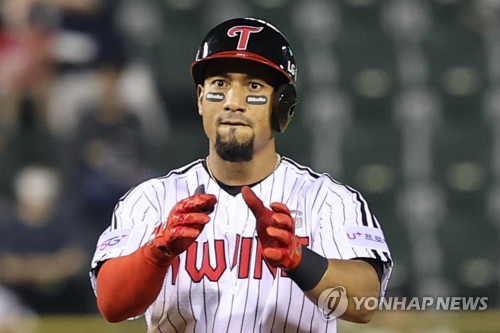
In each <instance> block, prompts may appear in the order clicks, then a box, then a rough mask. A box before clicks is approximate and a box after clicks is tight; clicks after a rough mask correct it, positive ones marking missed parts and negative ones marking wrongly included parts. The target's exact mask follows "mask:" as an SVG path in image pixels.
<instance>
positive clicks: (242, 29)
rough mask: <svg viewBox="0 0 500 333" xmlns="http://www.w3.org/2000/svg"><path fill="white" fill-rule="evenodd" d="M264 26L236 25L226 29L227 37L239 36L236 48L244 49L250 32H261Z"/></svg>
mask: <svg viewBox="0 0 500 333" xmlns="http://www.w3.org/2000/svg"><path fill="white" fill-rule="evenodd" d="M262 29H264V27H252V26H248V25H237V26H234V27H232V28H231V29H229V30H228V31H227V35H228V37H231V38H232V37H236V36H238V35H239V36H240V39H239V40H238V45H237V46H236V49H237V50H246V49H247V47H248V41H249V39H250V34H252V33H257V32H261V31H262Z"/></svg>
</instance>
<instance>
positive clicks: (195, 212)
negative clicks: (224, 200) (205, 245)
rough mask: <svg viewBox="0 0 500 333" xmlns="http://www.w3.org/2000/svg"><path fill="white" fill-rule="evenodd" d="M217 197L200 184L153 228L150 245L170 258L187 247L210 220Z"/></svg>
mask: <svg viewBox="0 0 500 333" xmlns="http://www.w3.org/2000/svg"><path fill="white" fill-rule="evenodd" d="M216 203H217V198H216V197H215V195H213V194H205V190H204V188H203V185H200V186H199V187H198V188H197V189H196V192H195V194H194V195H193V196H190V197H189V198H186V199H184V200H181V201H179V202H178V203H177V204H176V205H175V206H174V207H173V208H172V210H171V211H170V215H169V216H168V219H167V221H165V222H163V224H161V225H160V226H159V227H157V228H156V229H155V232H154V238H153V239H152V240H151V241H150V245H152V246H154V247H156V248H158V249H160V250H161V251H162V252H163V253H165V254H166V256H167V257H168V258H169V259H170V260H171V259H173V258H175V257H176V256H178V255H179V254H180V253H182V252H184V251H185V250H187V248H188V247H189V246H190V245H191V244H192V243H193V242H194V240H195V239H196V238H197V237H198V236H199V235H200V233H201V231H202V230H203V227H205V224H207V223H208V221H210V217H209V216H208V214H210V213H211V212H212V211H213V210H214V206H215V204H216Z"/></svg>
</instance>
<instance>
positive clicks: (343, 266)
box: [305, 259, 380, 323]
mask: <svg viewBox="0 0 500 333" xmlns="http://www.w3.org/2000/svg"><path fill="white" fill-rule="evenodd" d="M338 286H342V287H344V288H345V290H346V296H347V301H348V306H347V310H346V312H345V313H344V314H343V315H342V316H341V317H340V318H341V319H344V320H347V321H352V322H358V323H366V322H369V321H370V320H371V318H372V316H373V314H374V312H375V310H373V309H371V310H368V309H366V308H365V307H361V308H359V309H356V302H355V301H354V299H353V298H354V297H358V298H359V297H377V298H378V297H379V295H380V283H379V278H378V276H377V273H376V271H375V269H374V268H373V267H372V266H371V265H370V264H368V263H367V262H365V261H362V260H339V259H330V260H328V268H327V270H326V272H325V274H324V276H323V278H322V279H321V281H320V282H319V283H318V284H317V285H316V287H314V288H313V289H311V290H308V291H306V292H305V294H306V296H307V297H308V298H309V299H310V300H312V301H313V302H315V303H317V301H318V298H319V296H320V295H321V293H322V292H323V291H325V290H326V289H328V288H334V287H338Z"/></svg>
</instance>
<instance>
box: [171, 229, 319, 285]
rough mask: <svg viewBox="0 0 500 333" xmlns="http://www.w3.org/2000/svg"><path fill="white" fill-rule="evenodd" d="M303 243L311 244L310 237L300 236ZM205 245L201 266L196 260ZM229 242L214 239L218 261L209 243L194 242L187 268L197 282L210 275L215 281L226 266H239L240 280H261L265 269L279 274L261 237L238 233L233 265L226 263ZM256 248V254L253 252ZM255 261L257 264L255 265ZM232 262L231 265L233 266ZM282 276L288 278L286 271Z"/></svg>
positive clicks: (174, 271)
mask: <svg viewBox="0 0 500 333" xmlns="http://www.w3.org/2000/svg"><path fill="white" fill-rule="evenodd" d="M299 238H300V240H301V243H302V244H303V245H306V246H307V245H308V244H309V237H299ZM199 246H202V247H203V250H202V252H203V254H202V260H201V265H200V267H198V266H197V265H196V263H197V262H198V258H197V256H198V247H199ZM225 246H227V245H226V244H225V241H224V240H222V239H218V240H215V241H214V247H215V251H214V252H215V260H210V259H211V258H210V251H209V245H208V242H204V243H202V244H200V243H198V242H194V243H193V244H192V245H191V246H190V247H189V248H188V249H187V251H186V260H185V262H184V264H185V270H186V272H187V273H188V275H189V276H190V278H191V280H192V281H193V282H195V283H197V282H200V281H201V280H203V278H204V277H206V278H207V279H208V280H210V281H212V282H215V281H218V280H219V279H220V278H221V276H222V274H224V272H225V271H226V269H228V268H230V269H233V268H235V266H236V265H238V278H239V279H247V278H253V279H261V278H262V274H263V270H265V269H266V270H268V271H269V272H270V273H271V274H272V275H273V277H276V274H277V268H274V267H271V266H269V264H268V263H267V262H266V261H265V259H264V256H263V253H262V247H261V246H260V245H259V243H258V241H257V237H242V236H241V235H236V246H235V250H234V255H233V260H232V264H230V263H227V262H226V256H225V250H224V248H225ZM253 251H255V255H252V254H253ZM211 261H212V262H214V261H215V267H212V265H211V264H210V262H211ZM180 262H181V261H180V259H179V257H177V258H175V260H174V261H173V262H172V264H171V268H172V280H171V283H172V284H173V285H175V281H176V279H177V275H178V273H179V268H180V267H179V266H180ZM252 263H254V264H253V265H252ZM229 265H231V267H229ZM252 267H253V272H251V271H250V270H251V268H252ZM281 276H283V277H286V273H285V272H284V271H281Z"/></svg>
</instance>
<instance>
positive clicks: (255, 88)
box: [249, 82, 263, 90]
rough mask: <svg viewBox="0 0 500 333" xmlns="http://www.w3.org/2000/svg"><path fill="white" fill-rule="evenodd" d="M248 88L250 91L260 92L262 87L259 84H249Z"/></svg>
mask: <svg viewBox="0 0 500 333" xmlns="http://www.w3.org/2000/svg"><path fill="white" fill-rule="evenodd" d="M249 86H250V89H251V90H260V89H262V87H263V85H262V84H260V83H259V82H250V85H249Z"/></svg>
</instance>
